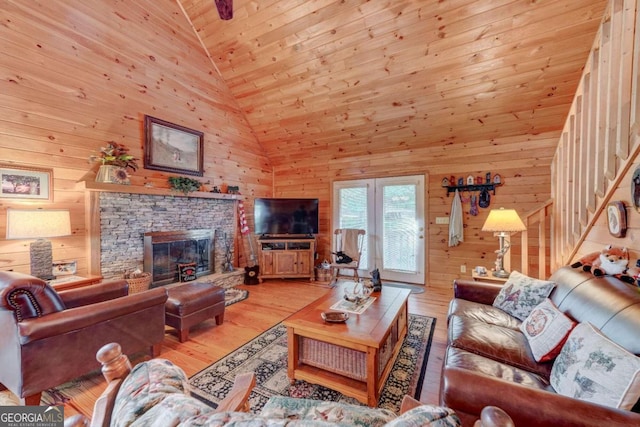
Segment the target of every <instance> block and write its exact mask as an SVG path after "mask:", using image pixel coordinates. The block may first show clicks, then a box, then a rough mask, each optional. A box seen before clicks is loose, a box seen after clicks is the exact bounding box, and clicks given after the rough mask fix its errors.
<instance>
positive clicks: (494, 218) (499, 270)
mask: <svg viewBox="0 0 640 427" xmlns="http://www.w3.org/2000/svg"><path fill="white" fill-rule="evenodd" d="M526 229H527V227H525V226H524V223H523V222H522V220H521V219H520V217H519V216H518V213H517V212H516V211H515V209H505V208H500V209H492V210H491V211H490V212H489V216H488V217H487V220H486V221H485V222H484V225H483V226H482V231H493V234H494V236H498V239H499V240H500V249H498V250H497V251H496V253H497V254H498V259H497V260H496V269H495V270H494V271H493V275H494V276H495V277H502V278H506V277H509V272H508V271H506V270H505V269H504V264H503V258H504V254H506V253H507V251H508V250H509V248H510V247H511V245H510V244H509V243H508V242H505V240H504V238H505V237H507V236H509V235H511V234H513V233H517V232H518V231H524V230H526Z"/></svg>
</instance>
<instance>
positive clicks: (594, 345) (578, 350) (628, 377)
mask: <svg viewBox="0 0 640 427" xmlns="http://www.w3.org/2000/svg"><path fill="white" fill-rule="evenodd" d="M550 380H551V381H550V382H551V386H552V387H553V388H554V389H555V391H556V392H557V393H559V394H562V395H565V396H569V397H574V398H576V399H580V400H585V401H588V402H593V403H597V404H600V405H605V406H610V407H613V408H619V409H626V410H630V409H631V408H632V407H633V405H634V404H635V403H636V402H637V401H638V398H640V358H639V357H636V356H635V355H634V354H631V353H630V352H628V351H627V350H625V349H624V348H622V347H620V346H619V345H618V344H616V343H614V342H613V341H610V340H609V339H608V338H607V337H605V336H604V335H602V333H601V332H600V331H599V330H597V329H596V328H595V327H594V326H593V325H591V324H590V323H580V324H579V325H578V326H576V327H575V328H574V330H573V331H572V332H571V334H570V335H569V339H567V342H566V343H565V345H564V346H563V347H562V351H561V352H560V354H559V355H558V357H557V358H556V360H555V362H553V367H552V369H551V378H550Z"/></svg>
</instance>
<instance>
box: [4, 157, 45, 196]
mask: <svg viewBox="0 0 640 427" xmlns="http://www.w3.org/2000/svg"><path fill="white" fill-rule="evenodd" d="M0 183H1V184H2V186H1V187H0V198H2V199H33V200H44V201H49V202H52V201H53V170H51V169H40V168H32V167H27V166H16V165H0Z"/></svg>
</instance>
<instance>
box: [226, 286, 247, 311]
mask: <svg viewBox="0 0 640 427" xmlns="http://www.w3.org/2000/svg"><path fill="white" fill-rule="evenodd" d="M248 296H249V291H245V290H244V289H236V288H228V289H225V290H224V305H225V307H228V306H230V305H231V304H235V303H237V302H240V301H243V300H246V299H247V297H248Z"/></svg>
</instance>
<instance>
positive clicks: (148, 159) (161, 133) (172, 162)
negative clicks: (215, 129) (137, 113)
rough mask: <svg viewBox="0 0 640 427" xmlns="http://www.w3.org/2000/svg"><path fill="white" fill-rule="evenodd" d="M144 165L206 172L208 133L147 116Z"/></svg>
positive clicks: (180, 170)
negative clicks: (203, 149) (204, 140)
mask: <svg viewBox="0 0 640 427" xmlns="http://www.w3.org/2000/svg"><path fill="white" fill-rule="evenodd" d="M144 134H145V141H144V142H145V143H144V167H145V169H155V170H161V171H166V172H175V173H181V174H185V175H196V176H202V175H203V173H204V170H203V160H202V148H203V139H204V134H203V133H202V132H200V131H197V130H193V129H189V128H186V127H184V126H180V125H175V124H173V123H169V122H167V121H164V120H160V119H157V118H155V117H151V116H144Z"/></svg>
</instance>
